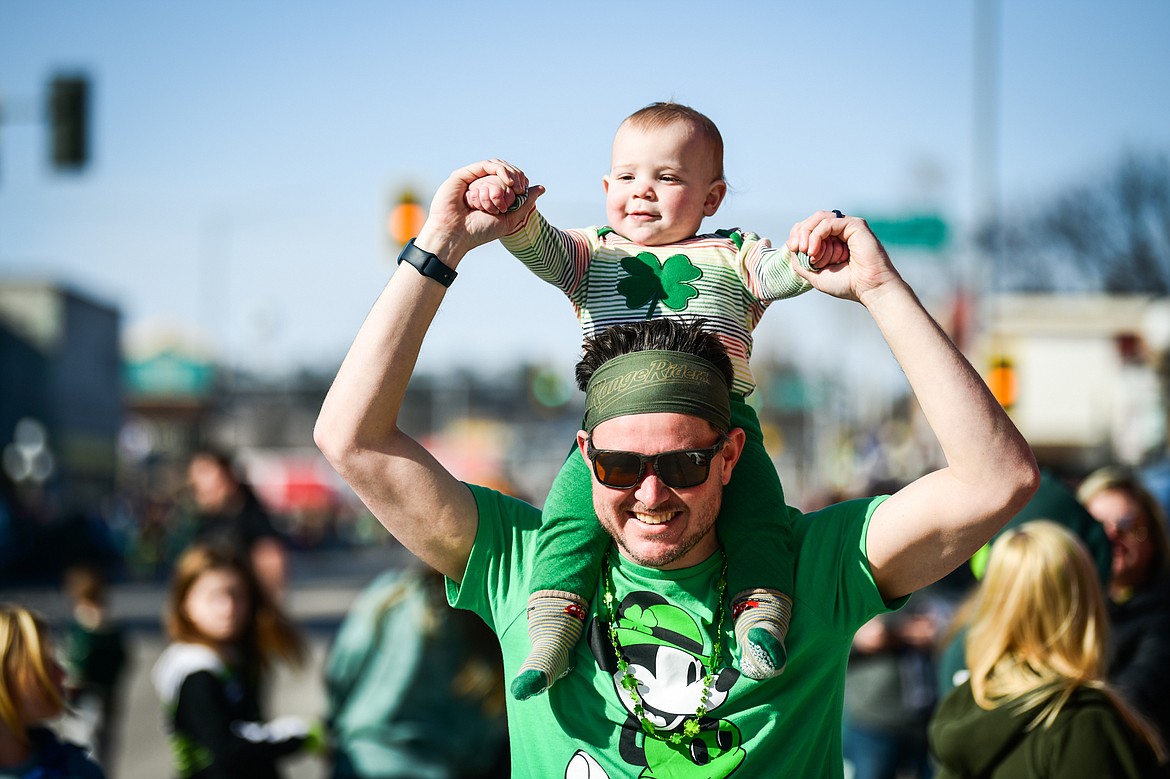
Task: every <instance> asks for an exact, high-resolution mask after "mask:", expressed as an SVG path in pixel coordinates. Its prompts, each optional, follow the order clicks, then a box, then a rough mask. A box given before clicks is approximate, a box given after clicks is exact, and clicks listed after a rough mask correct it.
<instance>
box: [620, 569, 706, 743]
mask: <svg viewBox="0 0 1170 779" xmlns="http://www.w3.org/2000/svg"><path fill="white" fill-rule="evenodd" d="M720 555H721V556H722V557H723V566H722V567H721V568H720V570H719V605H717V606H716V607H715V613H716V618H715V638H714V641H713V643H714V647H713V649H712V651H711V665H710V668H708V670H707V673H706V675H705V676H704V677H703V692H702V694H701V695H700V696H699V705H698V707H697V708H696V709H695V716H693V717H690V718H689V719H687V720H686V721H685V722H684V723H683V732H682V733H679V732H678V731H675V732H674V733H672V734H671V735H670V736H669V740H670V742H671V743H673V744H678V743H681V742H682V739H683V735H684V734H685V735H686V736H687V738H694V737H695V736H697V735H699V720H700V719H702V718H703V717H704V716H705V715H706V714H707V704H708V703H709V702H710V697H709V696H710V693H711V685H712V684H713V683H714V681H715V670H716V669H717V668H719V663H720V661H721V660H722V658H723V611H724V609H723V597H724V595H725V594H726V593H727V556H726V555H724V554H723V552H722V550H720ZM601 573H602V580H603V582H604V587H605V592H604V594H603V596H602V597H603V598H604V600H605V610H606V614H607V616H608V617H609V641H610V643H611V644H613V651H614V654H615V655H616V656H617V664H618V670H619V671H621V672H622V681H621V685H622V687H624V688H625V689H626V691H627V692H628V693H629V694H630V698H632V699H633V701H634V716H635V717H637V718H638V721H639V722H640V723H642V730H644V731H646V733H647V735H650V736H654V737H655V738H662V737H661V736H659V735H658V728H657V727H656V726H655V725H654V723H653V722H651V721H650V720H648V719H647V718H646V707H645V706H643V705H642V696H641V694H640V693H639V692H638V678H637V677H636V676H634V674H633V673H631V672H630V663H629V661H628V660H626V656H625V655H624V654H623V653H622V645H621V642H619V641H618V637H617V596H616V595H614V591H613V590H614V588H613V575H612V574H611V573H610V564H609V562H608V560H607V562H606V564H605V566H604V567H603V568H602V572H601Z"/></svg>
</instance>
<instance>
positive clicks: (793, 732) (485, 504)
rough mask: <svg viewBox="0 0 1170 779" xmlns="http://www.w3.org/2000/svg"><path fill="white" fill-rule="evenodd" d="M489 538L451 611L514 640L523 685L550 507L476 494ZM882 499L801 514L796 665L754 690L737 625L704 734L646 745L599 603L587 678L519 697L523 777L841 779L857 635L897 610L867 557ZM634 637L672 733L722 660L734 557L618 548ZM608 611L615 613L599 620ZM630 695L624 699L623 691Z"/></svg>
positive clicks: (580, 660) (581, 656) (586, 644)
mask: <svg viewBox="0 0 1170 779" xmlns="http://www.w3.org/2000/svg"><path fill="white" fill-rule="evenodd" d="M472 491H473V493H474V495H475V499H476V503H477V506H478V509H479V529H478V532H477V534H476V539H475V544H474V546H473V548H472V552H471V557H470V559H469V560H468V564H467V570H466V572H465V574H464V577H463V583H462V585H461V586H458V585H456V584H455V583H453V582H450V581H448V586H447V589H448V598H449V599H450V601H451V603H452V605H454V606H456V607H459V608H466V609H470V610H471V611H474V612H475V613H477V614H479V615H480V616H481V617H482V618H483V619H484V620H485V621H486V622H487V623H488V625H489V626H490V627H491V628H492V629H493V630H494V631H495V633H496V635H497V636H499V639H500V645H501V647H502V648H503V655H504V672H505V674H506V675H507V678H509V679H511V678H512V677H513V676H514V675H515V674H516V673H517V671H518V669H519V666H520V664H521V663H522V662H523V660H524V657H525V656H526V654H527V653H528V649H529V643H528V633H527V619H526V606H527V600H528V593H529V582H528V573H529V571H530V569H531V558H532V554H533V550H534V548H535V537H534V536H535V533H536V531H537V529H539V527H540V512H539V511H538V510H537V509H535V508H533V507H532V506H529V505H528V504H526V503H523V502H521V501H518V500H515V499H513V498H509V497H507V496H505V495H502V494H500V493H497V492H493V491H491V490H487V489H483V488H479V487H472ZM880 502H881V499H877V498H875V499H866V500H857V501H850V502H847V503H841V504H837V505H835V506H831V507H829V508H826V509H824V510H822V511H818V512H815V513H812V514H807V515H802V514H800V513H799V512H797V511H795V510H793V509H789V511H790V512H791V519H792V522H793V525H794V548H795V552H796V565H795V577H796V579H795V582H796V583H795V587H794V600H795V606H794V609H793V616H792V625H791V629H790V631H789V634H788V640H787V645H788V653H789V654H788V667H787V669H786V670H785V672H784V673H783V674H782V675H781V676H779V677H777V678H774V679H769V680H767V681H754V680H752V679H749V678H747V677H746V676H742V675H740V673H739V671H738V669H736V668H734V667H731V666H732V663H731V662H729V660H728V658H729V657H735V656H737V654H736V648H735V645H734V642H735V638H734V635H733V632H732V622H731V618H730V615H728V616H725V618H724V620H723V642H722V643H723V662H722V663H721V664H720V665H721V670H719V671H718V673H717V674H716V675H715V681H714V683H713V684H712V689H711V692H710V696H709V698H710V705H709V706H708V709H709V710H710V711H709V712H708V714H707V715H706V716H705V717H704V719H703V720H702V722H701V725H702V729H701V730H700V732H699V734H698V735H697V736H695V737H693V738H688V737H683V738H681V739H680V742H679V743H672V742H671V741H670V740H669V739H668V738H655V737H650V736H647V735H646V734H645V732H644V731H643V729H642V728H641V726H640V724H639V722H638V721H637V720H636V719H634V717H633V716H632V715H631V713H630V710H629V708H628V706H631V705H632V704H630V699H629V696H628V693H627V692H626V691H625V690H623V689H622V688H621V686H620V679H621V672H620V671H618V670H617V668H616V662H615V659H614V651H613V646H612V644H611V643H610V639H609V634H608V630H607V628H606V622H607V620H608V617H607V615H606V614H605V611H604V604H603V601H602V599H601V597H600V595H598V596H597V597H595V598H594V599H593V602H592V607H593V613H592V614H591V615H590V619H589V622H588V624H587V628H586V640H583V641H581V642H580V644H579V645H578V647H577V650H576V659H575V663H576V668H575V670H574V671H573V672H572V673H570V674H569V675H568V676H566V677H565V678H564V679H561V680H560V681H559V682H557V683H556V684H555V685H553V687H552V688H551V689H550V690H549V691H548V692H547V693H545V694H543V695H539V696H536V697H534V698H530V699H528V700H526V701H515V700H512V699H509V700H508V723H509V734H510V738H511V750H512V771H513V774H514V775H515V776H521V777H560V776H564V777H566V779H568V778H570V777H589V779H597V778H598V777H606V776H608V777H612V778H613V779H616V778H617V777H629V776H640V777H659V778H661V777H679V778H680V779H684V778H687V777H723V776H729V775H731V774H732V773H734V774H735V776H736V777H751V776H761V777H776V776H802V777H803V776H816V777H840V776H842V775H843V767H842V760H841V713H842V712H841V709H842V699H843V695H844V681H845V665H846V662H847V660H848V658H849V647H850V644H851V643H852V640H853V634H854V632H855V631H856V630H857V628H858V627H859V626H861V625H862V624H864V623H865V622H866V621H868V620H869V619H870V618H872V617H873V616H874V615H876V614H879V613H882V612H885V611H889V610H891V609H894V608H898V607H900V606H901V605H902V603H904V599H900V600H898V601H896V602H894V603H886V602H884V601H883V600H882V598H881V596H880V594H879V593H878V590H877V586H876V585H875V584H874V581H873V577H872V575H871V574H870V570H869V563H868V561H867V559H866V556H865V531H866V527H867V526H868V524H869V519H870V517H871V516H872V514H873V510H874V508H876V507H877V505H878V504H879V503H880ZM607 561H608V564H609V565H611V566H612V572H613V585H614V589H615V591H616V592H615V595H616V600H617V602H618V607H617V608H618V612H617V620H618V626H619V630H618V633H619V640H620V641H621V644H622V646H623V648H624V650H625V653H626V655H627V657H628V659H629V661H630V668H631V670H632V671H634V673H635V674H636V676H637V677H638V681H639V683H640V685H639V686H640V692H641V697H642V699H643V703H644V705H645V707H646V711H647V716H648V717H649V718H650V719H651V720H652V721H655V722H656V724H657V725H658V726H659V728H660V730H659V732H660V733H663V734H664V735H665V736H669V735H671V734H673V733H675V732H681V728H682V724H683V722H684V721H685V720H686V719H687V718H690V717H693V716H694V715H695V709H696V707H697V706H698V704H699V701H700V696H701V691H702V685H703V677H704V676H705V675H706V673H707V668H708V665H709V664H710V662H711V654H712V651H713V650H712V637H711V634H712V633H713V631H714V623H715V619H716V615H714V614H713V613H712V606H714V605H715V601H716V598H715V596H714V593H715V592H717V591H718V581H719V573H720V568H721V555H715V556H713V557H712V558H710V559H708V560H707V561H705V562H703V563H700V564H699V565H696V566H693V567H691V568H686V569H682V570H676V571H659V570H656V569H652V568H645V567H642V566H638V565H635V564H633V563H631V562H629V561H628V560H624V559H623V558H621V557H620V556H619V555H618V554H617V553H616V552H613V551H612V550H611V552H610V554H609V555H608V558H607ZM598 609H600V610H601V614H600V616H599V615H598V613H597V610H598ZM619 690H620V691H621V693H620V695H619V692H618V691H619Z"/></svg>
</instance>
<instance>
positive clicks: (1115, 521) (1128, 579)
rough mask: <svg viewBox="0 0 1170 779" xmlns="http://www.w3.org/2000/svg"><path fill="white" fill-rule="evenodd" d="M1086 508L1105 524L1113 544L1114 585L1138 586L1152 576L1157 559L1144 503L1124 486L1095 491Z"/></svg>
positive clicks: (1118, 586) (1112, 583)
mask: <svg viewBox="0 0 1170 779" xmlns="http://www.w3.org/2000/svg"><path fill="white" fill-rule="evenodd" d="M1085 509H1086V510H1087V511H1088V512H1089V513H1090V514H1092V515H1093V518H1094V519H1096V520H1097V521H1098V522H1100V523H1101V524H1102V525H1103V526H1104V528H1105V535H1107V536H1109V541H1110V543H1112V544H1113V578H1112V579H1111V580H1110V585H1111V586H1112V587H1114V588H1128V587H1136V586H1139V585H1141V584H1144V583H1145V581H1146V579H1147V578H1148V577H1149V568H1150V561H1151V560H1152V559H1153V556H1154V551H1153V542H1152V541H1151V539H1150V527H1149V523H1150V518H1149V517H1147V516H1146V513H1145V512H1144V511H1143V510H1142V506H1141V504H1140V503H1138V502H1137V501H1136V500H1134V499H1133V497H1131V496H1130V494H1129V493H1128V492H1126V491H1124V490H1102V491H1101V492H1099V493H1097V494H1096V495H1094V496H1093V497H1092V498H1091V499H1090V500H1089V501H1088V502H1087V503H1085Z"/></svg>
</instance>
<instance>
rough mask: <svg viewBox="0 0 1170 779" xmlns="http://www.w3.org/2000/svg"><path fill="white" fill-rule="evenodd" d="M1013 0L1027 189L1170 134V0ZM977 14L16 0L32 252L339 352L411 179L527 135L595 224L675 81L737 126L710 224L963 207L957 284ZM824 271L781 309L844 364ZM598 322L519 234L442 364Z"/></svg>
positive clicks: (12, 247) (738, 6)
mask: <svg viewBox="0 0 1170 779" xmlns="http://www.w3.org/2000/svg"><path fill="white" fill-rule="evenodd" d="M1000 5H1001V7H1000V10H999V17H1000V18H999V33H1000V36H999V51H998V56H997V58H996V59H997V63H998V100H997V104H996V105H997V108H996V114H995V116H996V121H995V123H994V126H995V137H996V139H997V143H996V149H997V153H996V155H995V158H994V159H992V160H990V161H989V162H988V164H989V165H990V166H991V167H990V170H991V171H993V173H994V175H993V177H992V180H994V181H996V182H998V194H999V197H1000V198H1001V202H1002V203H1003V207H1004V208H1010V209H1015V208H1030V207H1033V206H1034V205H1035V204H1036V203H1038V202H1042V201H1043V200H1044V199H1045V198H1047V197H1050V196H1052V195H1053V194H1055V193H1057V192H1059V191H1060V189H1061V187H1063V186H1068V185H1072V184H1078V183H1082V182H1085V181H1087V180H1090V179H1091V178H1092V177H1094V176H1097V175H1102V174H1104V173H1105V172H1107V171H1108V170H1109V168H1110V166H1111V165H1112V164H1113V163H1114V162H1115V161H1116V160H1117V159H1118V158H1119V157H1120V155H1121V154H1122V153H1123V152H1124V151H1126V150H1139V151H1158V152H1162V153H1165V152H1167V151H1170V99H1168V98H1167V96H1170V46H1167V45H1166V35H1167V33H1170V3H1166V2H1164V1H1163V0H1147V1H1145V2H1115V3H1104V2H1082V1H1073V2H1062V3H1055V2H1040V1H1039V0H1018V1H1017V2H1006V1H1005V2H1002V3H1001V4H1000ZM974 19H975V7H974V3H973V0H967V2H938V1H937V0H934V1H933V2H929V1H926V0H914V1H908V2H872V1H871V2H853V1H852V0H842V1H841V2H836V3H833V4H826V3H816V4H813V3H806V4H802V5H801V6H799V7H797V5H796V4H795V3H785V2H759V3H752V2H736V1H735V0H730V1H728V2H722V3H710V2H707V3H698V2H690V1H689V0H681V1H676V2H670V3H659V2H643V3H637V4H631V3H625V2H596V3H591V4H588V5H586V4H569V3H535V2H518V3H465V2H429V3H421V2H419V3H398V2H346V1H344V0H342V1H341V2H336V3H328V4H326V3H309V2H303V1H300V0H282V1H281V2H274V1H271V0H254V1H253V2H247V3H240V2H224V1H222V0H203V2H200V3H159V2H153V1H151V2H147V1H145V0H142V1H135V2H131V1H129V0H108V1H107V2H104V3H94V2H90V3H82V2H46V1H45V0H0V110H2V111H3V114H4V117H5V124H3V125H2V126H0V278H3V277H10V278H11V277H16V278H30V277H31V278H37V279H51V280H57V281H62V282H65V283H68V284H70V285H72V286H74V287H76V288H78V289H81V290H84V291H85V292H87V293H89V294H92V295H94V296H96V297H98V298H99V299H100V300H103V301H107V302H109V303H113V304H116V305H118V306H119V307H120V308H121V310H122V311H123V314H124V317H125V319H124V321H125V326H126V328H127V333H128V335H129V336H130V337H131V338H132V340H133V341H134V342H135V343H139V344H141V343H144V342H147V343H149V342H154V343H160V342H161V341H162V340H163V339H164V338H165V337H170V336H174V337H178V338H180V339H181V340H184V341H190V340H192V339H194V340H197V341H199V342H201V343H204V344H206V345H207V348H209V349H210V350H212V351H213V352H214V353H215V354H216V355H217V356H219V357H220V358H221V359H227V360H230V361H232V362H236V363H244V364H248V365H250V366H253V367H256V368H258V369H261V370H282V369H285V368H288V367H290V366H297V365H310V366H318V367H326V368H331V367H332V366H334V365H336V363H337V362H338V361H339V360H340V358H341V356H342V355H343V354H344V351H345V349H346V347H347V346H348V343H349V341H350V339H351V338H352V335H353V333H354V332H355V331H356V329H357V327H358V326H359V324H360V322H361V320H362V317H363V316H364V315H365V313H366V311H367V310H368V308H369V306H370V304H371V303H372V301H373V299H374V297H375V296H376V294H377V292H378V290H379V289H380V288H381V286H382V284H383V283H384V282H385V279H386V277H387V276H388V275H389V274H390V273H391V272H392V270H393V261H392V257H393V255H392V251H391V247H390V246H389V241H388V239H387V237H386V235H385V229H384V220H385V215H386V210H387V207H388V205H389V203H390V201H391V200H392V199H393V197H394V196H395V195H396V194H397V193H398V192H399V191H400V190H401V189H402V188H403V187H408V186H409V187H413V188H415V189H416V190H417V191H419V192H420V193H422V194H424V195H425V196H427V197H429V195H430V193H431V192H432V191H433V189H434V187H435V186H436V185H437V184H438V183H439V182H440V181H441V180H442V179H443V178H444V177H445V175H446V174H447V173H448V172H449V171H450V170H452V169H453V168H455V167H457V166H459V165H461V164H464V163H466V162H470V161H473V160H475V159H480V158H483V157H488V156H501V157H505V158H507V159H509V160H511V161H513V162H515V163H516V164H518V165H520V166H522V167H523V168H525V169H526V171H527V172H528V173H529V176H530V178H531V179H532V180H533V181H537V182H540V183H542V184H544V185H546V186H547V187H548V189H549V192H548V194H547V195H546V196H545V198H544V199H543V200H542V201H541V202H542V210H543V211H544V212H545V213H546V214H547V215H548V216H549V217H550V219H552V221H553V222H554V223H556V224H560V225H562V226H565V227H571V226H583V225H587V224H595V223H597V222H598V221H599V220H601V219H602V218H603V212H602V202H603V201H602V197H601V187H600V178H601V176H602V175H603V174H604V173H605V171H606V167H607V164H608V154H609V144H610V140H611V138H612V134H613V131H614V129H615V128H616V126H617V124H618V123H619V122H620V121H621V119H622V118H623V117H624V116H625V115H626V114H628V113H630V112H631V111H633V110H635V109H636V108H638V107H640V106H642V105H644V104H646V103H648V102H650V101H653V100H659V99H669V98H673V99H677V100H679V101H682V102H686V103H689V104H691V105H694V106H695V107H697V108H699V109H700V110H703V111H704V112H706V113H708V114H709V115H710V116H711V117H712V118H713V119H714V120H715V121H716V123H717V124H718V125H719V126H720V128H721V130H722V132H723V134H724V138H725V140H726V143H727V158H726V168H727V173H728V176H729V178H730V182H731V185H732V193H731V196H730V197H729V198H728V200H727V201H726V202H725V204H724V205H723V207H722V209H721V211H720V213H719V214H718V215H717V216H716V217H715V218H714V219H713V220H709V221H708V223H707V226H708V227H710V228H717V227H729V226H742V227H745V228H749V229H752V230H755V231H756V232H759V233H761V234H764V235H770V236H773V237H774V238H777V239H780V240H783V238H784V237H785V235H786V234H787V231H788V228H789V226H790V225H791V224H792V223H793V222H794V221H796V220H798V219H800V218H801V217H803V216H805V215H807V213H809V212H811V211H813V210H815V209H818V208H822V207H823V208H841V209H842V210H845V211H847V212H849V213H857V214H862V215H868V216H872V217H884V216H897V215H900V214H906V213H913V212H917V211H922V210H929V211H936V212H938V213H940V214H942V215H943V216H944V217H945V218H946V219H947V220H948V222H949V223H951V225H952V226H953V228H954V231H955V235H956V237H957V239H958V240H957V241H956V245H955V247H954V248H953V249H952V250H951V251H950V252H948V254H947V256H945V257H944V258H941V259H940V258H933V257H930V258H922V257H909V258H908V260H907V262H908V263H909V264H908V265H907V267H908V268H909V269H910V270H911V271H912V274H911V275H912V276H913V279H914V280H915V282H916V284H918V285H919V286H921V287H924V288H925V289H927V290H928V292H929V291H932V290H933V291H935V292H937V291H939V290H942V289H945V288H946V286H947V284H948V283H949V282H948V279H949V278H950V276H949V275H948V271H947V268H948V267H949V266H948V262H950V263H953V262H955V261H956V258H957V257H959V256H961V255H962V254H963V253H964V250H963V248H962V246H963V240H962V239H963V235H964V233H963V230H964V227H965V225H967V224H968V223H969V222H970V220H971V216H972V214H973V212H974V209H975V208H976V197H975V192H976V186H977V178H976V176H975V169H976V161H975V152H974V147H975V142H974V128H975V126H976V121H975V99H974V97H973V85H974V84H975V75H974V39H975V35H974V32H973V27H974V24H973V23H974ZM59 69H64V70H72V69H84V70H85V71H86V72H88V73H89V74H90V75H91V76H92V78H93V80H94V84H95V89H96V105H95V112H94V123H95V136H94V160H93V164H92V165H91V166H90V168H89V169H88V170H87V171H86V172H85V173H84V174H83V175H79V176H62V175H60V174H56V173H54V172H53V171H51V170H50V168H49V166H48V164H47V162H46V160H47V152H46V138H47V135H46V133H45V129H44V127H43V126H42V125H40V124H38V122H37V121H36V119H37V118H38V115H39V111H40V105H41V103H42V101H43V99H44V92H45V88H46V84H47V82H48V79H49V76H50V75H51V74H52V73H53V72H55V71H57V70H59ZM813 298H814V296H813V295H806V296H804V297H803V298H801V299H798V300H797V301H792V302H786V303H784V304H779V305H777V306H776V307H775V308H774V309H773V310H772V311H770V312H769V313H768V315H767V316H766V317H765V320H764V325H762V327H761V331H760V336H759V339H758V345H757V356H758V355H759V354H760V352H761V351H766V352H768V353H770V354H774V355H784V354H793V355H795V356H797V357H798V358H801V357H804V358H807V359H818V355H820V354H821V353H823V351H824V350H822V349H821V348H819V346H818V343H820V341H819V340H818V339H823V338H826V337H830V338H839V337H840V336H842V334H847V333H848V332H850V331H851V330H852V328H853V327H854V326H856V324H857V323H858V322H860V321H861V319H864V315H863V314H861V315H860V316H861V319H859V318H858V316H859V314H858V312H856V311H848V310H845V309H846V308H847V306H846V304H841V303H836V302H834V301H827V300H823V299H816V300H814V299H813ZM577 342H578V334H577V327H576V324H575V322H574V320H573V317H572V313H571V310H570V309H569V307H568V305H567V303H565V301H564V300H563V299H562V298H561V297H560V295H559V293H557V292H556V291H555V290H554V289H553V288H551V287H548V286H546V285H543V284H541V283H540V282H538V281H536V280H535V279H534V278H532V277H531V276H530V275H529V274H528V272H527V271H525V270H524V269H523V268H521V267H520V266H519V265H518V263H516V261H514V260H512V259H511V258H510V257H508V256H507V255H506V254H505V253H503V252H502V251H501V250H500V249H498V248H497V247H487V248H484V249H481V250H479V251H478V252H477V253H475V254H473V255H472V256H471V257H469V258H468V260H466V261H465V262H464V264H463V266H462V267H461V268H460V278H459V279H458V281H457V282H456V284H455V286H454V287H452V290H451V292H450V293H449V295H448V299H447V300H446V302H445V303H444V307H443V309H442V311H441V312H440V315H439V319H438V322H437V324H436V326H435V328H434V330H433V331H432V333H431V335H430V337H429V340H428V344H427V347H426V351H425V353H424V361H423V364H424V366H434V367H446V366H451V365H468V364H475V365H483V364H492V363H499V364H507V363H509V362H511V361H514V360H519V359H529V360H535V361H548V362H552V363H557V364H561V363H563V364H568V363H569V362H571V361H572V360H573V358H574V357H575V354H576V345H577ZM866 348H869V347H866ZM835 354H836V355H837V356H838V357H844V358H845V359H848V357H849V355H848V353H847V351H845V352H843V351H837V352H835Z"/></svg>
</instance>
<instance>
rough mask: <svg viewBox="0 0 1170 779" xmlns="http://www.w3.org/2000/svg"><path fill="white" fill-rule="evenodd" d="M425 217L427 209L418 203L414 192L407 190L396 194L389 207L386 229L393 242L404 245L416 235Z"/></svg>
mask: <svg viewBox="0 0 1170 779" xmlns="http://www.w3.org/2000/svg"><path fill="white" fill-rule="evenodd" d="M426 219H427V210H426V209H425V208H423V207H422V206H421V205H419V202H418V198H416V197H415V196H414V193H413V192H411V191H409V190H407V191H405V192H403V193H402V194H401V195H399V196H398V200H397V202H395V203H394V205H393V207H392V208H391V209H390V216H389V217H388V218H387V220H386V229H387V231H388V232H389V233H390V238H391V240H393V241H394V243H396V244H398V245H399V246H405V245H406V243H407V241H409V240H410V239H411V238H414V237H416V236H418V234H419V231H420V230H422V226H423V222H425V221H426Z"/></svg>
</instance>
